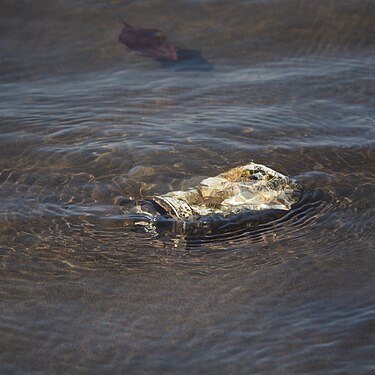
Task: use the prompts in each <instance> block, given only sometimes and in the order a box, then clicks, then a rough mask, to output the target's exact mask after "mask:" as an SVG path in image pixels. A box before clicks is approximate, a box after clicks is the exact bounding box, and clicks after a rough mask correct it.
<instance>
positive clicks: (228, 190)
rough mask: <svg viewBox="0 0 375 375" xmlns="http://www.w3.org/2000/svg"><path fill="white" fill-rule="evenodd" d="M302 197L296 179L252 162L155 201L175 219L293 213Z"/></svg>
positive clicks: (157, 197) (160, 196)
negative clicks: (281, 212) (292, 209)
mask: <svg viewBox="0 0 375 375" xmlns="http://www.w3.org/2000/svg"><path fill="white" fill-rule="evenodd" d="M301 195H302V186H301V185H300V184H299V183H298V182H297V181H295V180H294V179H292V178H290V177H288V176H285V175H283V174H282V173H279V172H276V171H274V170H273V169H271V168H268V167H266V166H264V165H261V164H256V163H249V164H246V165H244V166H240V167H236V168H233V169H231V170H229V171H228V172H225V173H221V174H219V175H218V176H216V177H209V178H206V179H204V180H203V181H201V182H200V183H199V184H198V186H196V187H194V188H191V189H189V190H186V191H172V192H169V193H167V194H164V195H158V196H154V197H153V198H152V199H153V201H154V202H156V203H157V204H158V205H159V206H161V207H162V208H163V209H164V210H165V211H166V212H167V213H168V214H169V215H170V216H171V217H172V218H174V219H178V220H189V219H194V218H197V217H206V216H212V215H220V216H223V217H227V216H229V215H235V214H240V213H243V212H251V211H254V212H255V211H256V212H257V213H259V211H263V210H283V211H287V210H290V209H291V207H292V205H293V204H295V203H297V202H298V201H299V199H300V198H301Z"/></svg>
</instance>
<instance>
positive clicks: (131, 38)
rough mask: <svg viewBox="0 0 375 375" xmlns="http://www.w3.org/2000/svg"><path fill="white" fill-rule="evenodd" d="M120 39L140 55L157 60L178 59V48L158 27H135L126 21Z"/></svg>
mask: <svg viewBox="0 0 375 375" xmlns="http://www.w3.org/2000/svg"><path fill="white" fill-rule="evenodd" d="M124 25H125V26H124V28H123V30H122V31H121V34H120V35H119V41H120V42H121V43H124V44H125V46H126V47H128V48H129V49H130V50H131V51H134V52H136V53H137V54H139V55H142V56H147V57H154V58H155V59H157V60H166V61H177V60H178V56H177V50H176V48H175V47H174V46H173V45H172V44H170V43H169V42H168V41H167V38H166V36H165V34H164V33H163V32H162V31H160V30H157V29H144V28H142V27H133V26H130V25H129V24H128V23H126V22H124Z"/></svg>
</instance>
